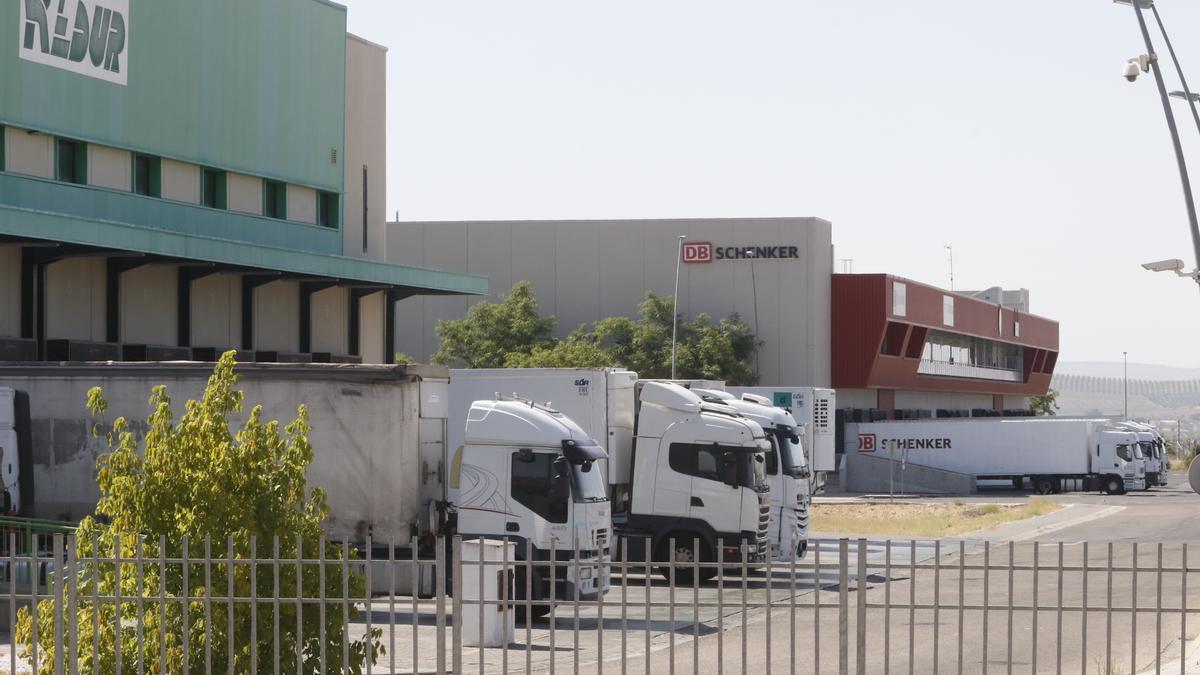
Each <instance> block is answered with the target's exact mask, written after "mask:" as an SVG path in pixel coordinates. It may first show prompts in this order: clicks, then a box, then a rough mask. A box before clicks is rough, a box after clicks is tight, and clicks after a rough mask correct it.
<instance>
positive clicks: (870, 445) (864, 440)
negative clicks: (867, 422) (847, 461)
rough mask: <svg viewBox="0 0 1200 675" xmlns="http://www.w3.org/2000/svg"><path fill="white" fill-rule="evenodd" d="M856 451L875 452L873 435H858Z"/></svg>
mask: <svg viewBox="0 0 1200 675" xmlns="http://www.w3.org/2000/svg"><path fill="white" fill-rule="evenodd" d="M858 451H859V452H875V434H859V435H858Z"/></svg>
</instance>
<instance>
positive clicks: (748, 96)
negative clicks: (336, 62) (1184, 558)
mask: <svg viewBox="0 0 1200 675" xmlns="http://www.w3.org/2000/svg"><path fill="white" fill-rule="evenodd" d="M346 4H347V5H348V6H349V28H350V30H351V32H354V33H356V34H358V35H361V36H363V37H365V38H367V39H369V40H372V41H375V42H378V43H381V44H383V45H385V46H387V47H388V48H389V50H390V52H389V56H388V69H389V72H388V106H389V107H388V184H389V190H388V214H389V218H391V217H394V215H395V214H396V212H397V211H398V212H399V215H400V218H401V219H403V220H453V219H467V218H478V219H517V218H659V217H682V216H692V217H702V216H703V217H734V216H819V217H821V218H825V219H828V220H830V221H832V222H833V226H834V244H835V246H836V256H835V257H836V258H838V259H843V258H852V259H853V261H854V262H853V270H854V271H855V272H890V273H894V274H899V275H903V276H907V277H910V278H913V279H916V280H919V281H924V282H928V283H933V284H939V285H948V284H949V280H948V269H949V265H948V263H947V256H946V250H945V249H944V248H943V247H944V246H945V245H946V244H952V245H953V246H954V263H955V266H954V274H955V287H956V288H960V289H962V288H976V287H986V286H991V285H1003V286H1005V287H1009V288H1017V287H1025V288H1028V289H1030V291H1031V293H1032V305H1033V307H1032V309H1033V310H1034V312H1035V313H1038V314H1041V315H1043V316H1048V317H1050V318H1054V319H1057V320H1059V321H1060V322H1061V324H1062V359H1063V360H1070V361H1079V360H1103V361H1114V360H1120V359H1121V352H1122V351H1124V350H1128V352H1129V359H1130V361H1136V362H1143V363H1162V364H1170V365H1178V366H1189V367H1194V366H1200V352H1198V349H1197V348H1198V347H1200V290H1197V288H1196V285H1195V284H1193V283H1191V282H1189V281H1187V280H1184V279H1178V278H1175V277H1173V276H1168V275H1166V274H1152V273H1150V272H1146V271H1143V270H1142V269H1141V268H1140V267H1139V264H1140V263H1142V262H1146V261H1150V260H1159V259H1163V258H1173V257H1179V258H1183V259H1185V260H1186V261H1187V263H1188V264H1189V265H1192V264H1193V263H1194V262H1195V260H1194V259H1193V255H1192V247H1191V239H1190V235H1189V233H1188V229H1187V220H1186V215H1185V211H1184V207H1183V200H1182V197H1181V192H1180V187H1179V178H1178V173H1177V170H1176V166H1175V162H1174V156H1173V154H1172V151H1171V145H1170V139H1169V136H1168V134H1167V129H1166V124H1165V121H1164V117H1163V113H1162V108H1161V104H1160V102H1159V99H1158V96H1157V93H1156V91H1155V87H1154V82H1153V78H1152V77H1149V76H1146V77H1144V78H1142V79H1139V80H1138V82H1136V83H1134V84H1130V83H1128V82H1126V81H1125V80H1124V79H1123V78H1122V77H1121V69H1122V67H1123V65H1124V63H1125V60H1126V59H1127V58H1129V57H1131V56H1135V55H1137V54H1139V53H1141V52H1143V51H1144V49H1143V46H1142V41H1141V35H1140V33H1139V32H1138V28H1137V22H1136V20H1135V18H1134V15H1133V10H1132V8H1129V7H1121V6H1116V5H1113V4H1112V3H1111V2H1109V1H1107V0H1088V1H1085V0H1054V1H1053V2H1041V3H1030V2H984V1H982V0H954V1H949V0H938V1H926V2H911V3H910V2H901V3H897V2H885V1H884V0H860V1H855V0H837V1H836V2H831V1H828V0H827V1H824V2H815V1H814V0H793V1H790V2H782V1H780V2H770V1H765V0H764V1H758V0H738V1H737V2H730V1H728V0H724V1H721V2H716V1H710V0H651V1H647V0H605V1H604V2H590V3H584V2H578V1H565V2H564V1H563V0H544V1H534V0H436V1H435V0H427V1H426V2H413V1H410V0H348V1H347V2H346ZM1158 5H1159V10H1160V11H1161V12H1162V13H1163V19H1164V22H1165V23H1166V26H1167V29H1168V30H1169V31H1171V37H1172V38H1173V39H1174V40H1175V48H1176V50H1177V52H1178V54H1179V56H1180V58H1181V60H1182V61H1183V65H1184V68H1185V71H1184V72H1185V75H1186V74H1189V73H1190V75H1191V77H1192V81H1191V86H1192V87H1193V89H1195V88H1198V87H1200V45H1198V44H1197V43H1196V40H1195V39H1194V38H1195V37H1196V36H1197V28H1196V27H1197V26H1200V7H1197V6H1196V4H1195V3H1189V2H1186V1H1185V0H1159V2H1158ZM1147 18H1148V19H1151V17H1149V15H1148V17H1147ZM1151 26H1152V27H1153V23H1151ZM1153 36H1154V37H1155V39H1156V46H1157V47H1158V50H1159V51H1160V52H1161V55H1162V58H1163V65H1164V66H1165V67H1166V68H1165V73H1166V75H1167V82H1168V88H1171V89H1173V88H1178V86H1177V81H1176V77H1175V75H1174V72H1173V70H1172V69H1171V67H1170V62H1169V60H1168V58H1167V54H1166V49H1165V47H1164V46H1163V45H1162V42H1161V38H1160V37H1158V35H1157V32H1156V31H1155V32H1154V33H1153ZM1175 110H1176V113H1177V116H1178V121H1179V125H1180V131H1181V133H1182V135H1183V137H1184V141H1185V144H1186V148H1185V149H1186V151H1187V152H1188V153H1189V155H1188V156H1189V158H1190V159H1192V161H1193V164H1192V169H1193V171H1194V173H1195V175H1196V176H1197V177H1198V180H1197V185H1198V186H1200V134H1198V131H1197V128H1196V125H1195V122H1194V121H1193V120H1192V118H1191V116H1190V113H1189V112H1188V111H1187V108H1186V106H1185V105H1183V104H1182V102H1179V103H1178V104H1177V105H1176V109H1175ZM840 265H841V263H838V265H837V267H838V269H840Z"/></svg>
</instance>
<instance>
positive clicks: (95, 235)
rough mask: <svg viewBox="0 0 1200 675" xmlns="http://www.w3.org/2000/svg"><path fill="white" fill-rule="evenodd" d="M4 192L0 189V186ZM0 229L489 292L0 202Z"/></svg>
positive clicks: (475, 284) (448, 280)
mask: <svg viewBox="0 0 1200 675" xmlns="http://www.w3.org/2000/svg"><path fill="white" fill-rule="evenodd" d="M0 195H3V190H0ZM0 235H9V236H15V237H28V238H32V239H45V240H49V241H59V242H65V243H70V244H80V245H85V246H99V247H103V248H110V249H115V250H120V251H136V252H140V253H148V254H153V255H162V256H168V257H172V258H181V259H186V260H196V261H202V262H214V263H221V264H226V265H239V266H245V267H254V268H258V269H263V270H274V271H281V272H289V273H293V274H304V275H312V276H318V277H328V278H332V279H342V280H346V281H366V282H370V283H379V284H389V285H393V286H404V287H408V288H412V289H417V290H423V291H432V292H441V293H452V294H462V295H487V293H488V280H487V279H486V278H484V277H479V276H474V275H469V274H455V273H453V272H442V271H439V270H430V269H424V268H420V267H409V266H406V265H394V264H390V263H383V262H375V261H371V260H359V259H356V258H344V257H340V256H332V255H320V254H315V253H308V252H304V251H291V250H287V249H281V248H273V247H268V246H258V245H254V244H247V243H244V242H239V241H230V240H226V239H215V238H211V237H202V236H196V235H189V234H183V233H180V232H171V231H167V230H156V229H151V228H145V227H139V226H136V225H127V224H123V223H114V222H107V221H101V220H92V219H86V218H78V217H72V216H66V215H62V214H60V213H45V212H39V211H30V210H26V209H20V208H14V207H10V206H3V205H0Z"/></svg>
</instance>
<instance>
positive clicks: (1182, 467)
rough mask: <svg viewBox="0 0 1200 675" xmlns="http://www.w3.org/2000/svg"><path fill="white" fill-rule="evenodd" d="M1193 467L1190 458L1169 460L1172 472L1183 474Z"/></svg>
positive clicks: (1168, 465) (1168, 463)
mask: <svg viewBox="0 0 1200 675" xmlns="http://www.w3.org/2000/svg"><path fill="white" fill-rule="evenodd" d="M1191 465H1192V460H1191V459H1190V458H1189V459H1182V458H1179V457H1172V458H1171V459H1169V460H1167V467H1168V468H1169V469H1170V470H1171V471H1182V472H1185V473H1186V472H1187V470H1188V467H1190V466H1191Z"/></svg>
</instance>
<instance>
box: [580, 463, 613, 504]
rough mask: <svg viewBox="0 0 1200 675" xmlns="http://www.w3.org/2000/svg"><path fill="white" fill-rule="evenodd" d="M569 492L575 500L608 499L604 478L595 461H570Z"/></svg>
mask: <svg viewBox="0 0 1200 675" xmlns="http://www.w3.org/2000/svg"><path fill="white" fill-rule="evenodd" d="M571 494H572V495H574V497H575V501H577V502H603V501H608V495H607V494H605V492H604V478H603V477H602V476H601V475H600V467H598V466H596V463H595V462H586V461H585V462H571Z"/></svg>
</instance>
